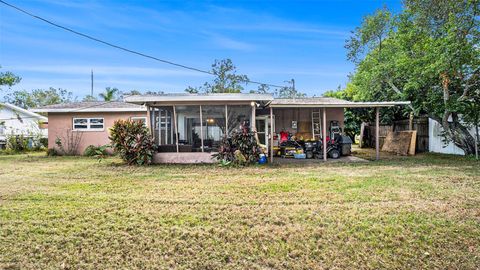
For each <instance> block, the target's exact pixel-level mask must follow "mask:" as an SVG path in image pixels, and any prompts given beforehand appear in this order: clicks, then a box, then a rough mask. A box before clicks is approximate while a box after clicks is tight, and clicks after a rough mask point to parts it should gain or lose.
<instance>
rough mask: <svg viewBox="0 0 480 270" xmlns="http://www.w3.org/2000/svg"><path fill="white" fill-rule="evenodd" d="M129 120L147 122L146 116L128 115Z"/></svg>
mask: <svg viewBox="0 0 480 270" xmlns="http://www.w3.org/2000/svg"><path fill="white" fill-rule="evenodd" d="M130 120H133V121H135V120H144V121H145V124H146V123H147V117H146V116H132V117H130Z"/></svg>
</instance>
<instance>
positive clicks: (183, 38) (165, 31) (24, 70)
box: [0, 0, 401, 98]
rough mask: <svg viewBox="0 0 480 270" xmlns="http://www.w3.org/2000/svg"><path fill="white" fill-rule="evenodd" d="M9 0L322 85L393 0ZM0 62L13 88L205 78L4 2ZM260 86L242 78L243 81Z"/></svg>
mask: <svg viewBox="0 0 480 270" xmlns="http://www.w3.org/2000/svg"><path fill="white" fill-rule="evenodd" d="M7 2H10V3H11V4H14V5H17V6H19V7H21V8H24V9H26V10H28V11H30V12H32V13H35V14H37V15H39V16H42V17H44V18H47V19H49V20H52V21H54V22H57V23H59V24H62V25H64V26H67V27H70V28H73V29H75V30H78V31H81V32H84V33H87V34H90V35H93V36H95V37H98V38H101V39H104V40H106V41H109V42H112V43H115V44H118V45H121V46H124V47H127V48H130V49H133V50H137V51H141V52H144V53H146V54H150V55H153V56H156V57H158V58H162V59H167V60H170V61H174V62H178V63H181V64H184V65H189V66H193V67H197V68H200V69H210V66H211V64H212V62H213V61H214V60H215V59H223V58H230V59H232V60H233V62H234V64H235V65H236V66H237V69H238V71H239V73H241V74H246V75H248V76H249V78H250V79H251V80H255V81H262V82H267V83H271V84H280V85H283V84H285V83H284V81H285V80H289V79H291V78H294V79H295V80H296V86H297V88H298V89H299V90H300V91H303V92H305V93H307V94H308V95H321V94H322V93H323V92H325V91H326V90H330V89H335V88H337V87H338V86H339V85H342V86H344V85H345V83H346V82H347V81H348V74H349V73H350V72H352V71H353V69H354V66H353V65H352V64H351V63H350V62H348V61H347V59H346V51H345V49H344V44H345V40H346V39H347V38H348V36H349V33H350V31H351V30H353V29H354V28H355V27H356V26H358V25H359V24H360V22H361V19H362V17H363V16H365V15H367V14H369V13H372V12H374V11H375V10H376V9H378V8H381V7H383V6H384V5H387V6H388V7H389V8H393V9H394V10H398V9H400V7H401V5H400V0H398V1H393V0H392V1H386V0H384V1H376V0H362V1H359V0H331V1H273V0H272V1H88V0H87V1H63V0H42V1H40V0H39V1H15V0H8V1H7ZM0 65H1V66H2V69H1V70H2V71H7V70H8V71H12V72H14V73H16V74H17V75H20V76H21V77H22V82H21V83H20V84H18V85H17V86H14V87H13V89H27V90H30V89H36V88H48V87H50V86H51V87H61V88H65V89H68V90H70V91H72V92H74V94H75V95H76V96H78V97H79V98H81V97H83V96H84V95H86V94H88V93H89V92H90V70H91V69H93V70H94V74H95V86H94V91H95V94H96V95H97V94H98V93H99V92H102V91H103V89H104V88H105V87H107V86H111V87H117V88H119V89H120V90H123V91H128V90H132V89H136V90H140V91H145V90H151V91H165V92H183V90H184V89H185V88H186V87H187V86H189V85H191V86H198V85H201V84H202V83H203V82H205V81H207V80H210V79H211V77H210V76H208V75H205V74H201V73H196V72H193V71H189V70H183V69H179V68H176V67H173V66H169V65H166V64H163V63H159V62H155V61H152V60H149V59H145V58H142V57H139V56H135V55H130V54H128V53H125V52H122V51H119V50H116V49H113V48H110V47H106V46H104V45H102V44H98V43H95V42H93V41H90V40H86V39H84V38H81V37H78V36H76V35H73V34H71V33H68V32H65V31H63V30H60V29H57V28H54V27H52V26H50V25H47V24H45V23H44V22H41V21H38V20H35V19H33V18H31V17H28V16H26V15H24V14H21V13H18V12H17V11H14V10H13V9H11V8H9V7H6V6H4V5H2V4H0ZM249 89H256V85H247V86H246V90H249Z"/></svg>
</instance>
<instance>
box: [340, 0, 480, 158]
mask: <svg viewBox="0 0 480 270" xmlns="http://www.w3.org/2000/svg"><path fill="white" fill-rule="evenodd" d="M479 3H480V1H479V0H442V1H438V0H406V1H404V9H403V11H402V12H401V13H400V14H398V15H396V16H390V15H388V11H385V10H381V11H377V12H376V13H375V14H373V15H372V16H369V17H366V18H365V20H364V21H363V23H362V25H361V26H360V27H359V28H357V29H356V31H355V33H354V34H353V36H352V38H351V39H350V40H349V41H348V42H347V45H346V47H347V49H348V50H349V53H348V57H349V59H351V60H352V61H354V62H355V63H356V71H355V74H354V75H353V76H352V78H351V83H352V84H353V85H355V89H356V93H355V94H354V95H353V96H354V99H355V100H410V101H411V102H412V106H411V108H407V110H408V111H410V110H413V111H414V112H415V114H426V115H428V116H429V117H430V118H432V119H435V120H436V121H438V122H439V123H440V124H441V125H442V127H443V129H444V131H445V132H444V137H445V139H446V140H447V141H453V143H454V144H455V145H457V146H458V147H460V148H461V149H463V150H464V151H465V153H466V154H473V153H474V149H475V142H474V138H473V136H472V135H471V134H470V133H469V131H468V128H467V127H466V126H465V124H464V122H463V121H462V120H461V115H462V114H467V113H468V111H469V110H472V108H471V106H470V107H469V106H465V104H466V102H468V100H470V99H472V98H473V97H474V96H476V95H477V92H476V91H474V90H475V89H477V88H478V85H479V80H480V46H479V38H480V36H479V10H480V8H479ZM365 33H377V34H372V35H369V34H365ZM379 33H381V34H379ZM380 37H381V38H380ZM359 48H360V49H359ZM398 113H401V112H400V111H398Z"/></svg>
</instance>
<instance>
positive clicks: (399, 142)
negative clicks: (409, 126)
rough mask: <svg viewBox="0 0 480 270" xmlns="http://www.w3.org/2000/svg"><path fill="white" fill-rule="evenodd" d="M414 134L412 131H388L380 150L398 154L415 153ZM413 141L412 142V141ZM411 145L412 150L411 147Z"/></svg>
mask: <svg viewBox="0 0 480 270" xmlns="http://www.w3.org/2000/svg"><path fill="white" fill-rule="evenodd" d="M415 140H416V134H415V136H414V134H413V132H412V131H397V132H392V131H388V132H387V136H386V137H385V141H384V143H383V146H382V151H385V152H390V153H395V154H398V155H405V156H406V155H409V154H412V153H413V154H415V144H416V141H415ZM412 141H413V143H412ZM412 146H413V152H412V150H411V147H412Z"/></svg>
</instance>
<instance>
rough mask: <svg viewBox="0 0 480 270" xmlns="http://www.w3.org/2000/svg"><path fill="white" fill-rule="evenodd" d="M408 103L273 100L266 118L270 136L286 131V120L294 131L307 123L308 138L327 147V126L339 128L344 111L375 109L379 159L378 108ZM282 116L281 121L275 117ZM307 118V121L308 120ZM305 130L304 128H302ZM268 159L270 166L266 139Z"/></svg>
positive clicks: (308, 99)
mask: <svg viewBox="0 0 480 270" xmlns="http://www.w3.org/2000/svg"><path fill="white" fill-rule="evenodd" d="M408 104H410V102H409V101H388V102H353V101H347V100H341V99H336V98H328V97H313V98H294V99H274V100H272V101H271V102H269V103H268V104H267V106H266V107H268V108H269V117H270V123H271V124H270V125H269V128H270V132H269V133H270V134H276V133H278V132H279V130H281V129H287V128H289V127H288V120H287V121H285V118H289V119H295V120H291V124H292V126H295V127H296V128H297V126H298V124H299V123H302V122H303V123H308V122H310V129H311V138H321V139H322V142H323V145H326V144H327V122H328V121H329V120H335V121H338V122H339V123H340V125H341V126H342V128H343V117H344V110H345V109H346V108H375V125H376V129H375V132H376V136H375V137H376V139H375V153H376V154H375V158H376V160H378V159H380V142H379V139H378V138H379V126H380V108H385V107H393V106H401V105H408ZM279 115H282V117H278V116H279ZM308 116H310V118H308ZM305 126H306V127H307V128H308V124H305ZM269 140H270V141H269V151H270V153H269V157H270V163H273V160H274V148H273V145H274V136H269ZM323 160H324V161H327V149H326V147H323Z"/></svg>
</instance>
